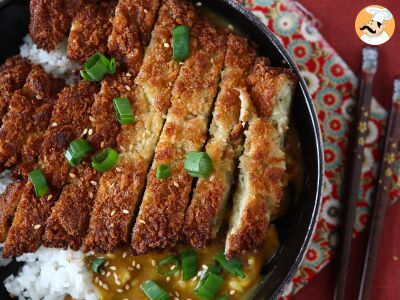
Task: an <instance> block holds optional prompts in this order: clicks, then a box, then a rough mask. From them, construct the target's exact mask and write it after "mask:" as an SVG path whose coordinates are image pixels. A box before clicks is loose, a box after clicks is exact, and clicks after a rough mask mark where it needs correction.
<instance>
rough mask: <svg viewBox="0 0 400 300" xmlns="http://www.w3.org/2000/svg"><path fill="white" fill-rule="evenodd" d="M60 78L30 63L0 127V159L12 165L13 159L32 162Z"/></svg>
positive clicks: (14, 162)
mask: <svg viewBox="0 0 400 300" xmlns="http://www.w3.org/2000/svg"><path fill="white" fill-rule="evenodd" d="M63 86H64V82H63V81H62V80H60V79H55V78H54V77H53V76H51V75H49V74H47V73H46V72H45V71H44V69H43V68H42V67H41V66H37V65H35V66H33V67H32V70H31V72H30V73H29V75H28V77H27V80H26V83H25V84H24V86H23V88H22V89H20V90H18V91H16V92H15V93H14V95H13V96H12V98H11V100H10V108H9V111H8V113H7V114H6V115H5V116H4V118H3V125H2V127H1V129H0V163H1V165H4V166H6V167H12V166H14V165H15V164H16V163H17V162H21V165H26V167H27V168H29V166H31V165H32V164H34V163H35V161H36V158H37V152H35V151H36V150H37V145H40V144H41V141H42V139H43V134H44V132H45V130H46V129H47V127H48V125H49V122H50V118H51V112H52V109H53V105H54V102H55V99H56V95H57V93H58V92H59V91H60V90H61V89H62V87H63Z"/></svg>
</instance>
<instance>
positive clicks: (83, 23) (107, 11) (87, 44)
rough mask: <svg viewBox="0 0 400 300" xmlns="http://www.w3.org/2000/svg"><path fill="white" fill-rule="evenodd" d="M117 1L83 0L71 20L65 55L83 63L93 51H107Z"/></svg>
mask: <svg viewBox="0 0 400 300" xmlns="http://www.w3.org/2000/svg"><path fill="white" fill-rule="evenodd" d="M116 5H117V1H100V2H84V3H83V4H82V6H81V8H80V9H79V11H78V13H77V14H76V16H75V18H74V19H73V21H72V26H71V31H70V33H69V36H68V47H67V56H68V58H69V59H72V60H74V61H76V62H78V63H80V64H83V63H84V62H85V61H86V60H87V59H88V58H89V57H90V56H91V55H92V54H93V53H95V52H100V53H103V54H106V53H107V42H108V36H109V35H110V34H111V29H112V23H111V22H112V19H113V17H114V11H115V6H116Z"/></svg>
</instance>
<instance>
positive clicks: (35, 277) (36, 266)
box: [0, 35, 98, 300]
mask: <svg viewBox="0 0 400 300" xmlns="http://www.w3.org/2000/svg"><path fill="white" fill-rule="evenodd" d="M20 54H21V56H23V57H26V58H28V59H29V60H30V61H31V62H33V63H35V64H40V65H42V66H43V67H44V69H45V70H46V72H48V73H52V74H53V75H54V76H56V77H60V78H65V79H66V80H67V82H68V81H69V82H71V81H72V76H71V71H72V70H73V69H74V68H76V67H78V65H77V64H75V63H74V62H71V61H70V60H69V59H68V58H67V43H66V41H63V42H62V43H60V44H59V45H58V46H57V48H56V50H54V51H51V52H50V53H48V52H46V51H44V50H41V49H38V48H37V47H36V45H35V44H34V43H33V41H32V39H31V37H30V36H29V35H27V36H26V37H25V38H24V44H23V45H22V46H21V48H20ZM10 182H11V179H10V177H9V176H8V173H7V172H4V173H3V174H0V193H2V192H3V191H4V190H5V188H6V186H7V185H8V184H9V183H10ZM1 252H2V245H1V244H0V257H1ZM84 257H85V255H84V253H82V252H80V251H72V250H62V249H52V248H44V247H40V248H39V249H38V250H37V251H36V252H35V253H28V254H24V255H22V256H20V257H18V258H17V261H20V262H24V265H23V266H22V267H21V269H20V270H19V272H18V274H17V275H16V276H14V275H11V276H9V277H8V278H7V279H6V280H5V281H4V286H5V287H6V289H7V291H8V292H9V293H10V295H12V296H15V297H18V299H32V300H36V299H37V300H39V299H45V300H53V299H54V300H55V299H64V297H65V296H67V295H70V296H72V297H73V298H74V299H85V300H95V299H97V298H98V297H97V296H98V294H97V292H96V291H95V287H94V285H93V283H92V280H91V275H90V273H89V271H88V270H87V268H86V266H85V264H84ZM10 261H11V260H10V259H0V266H3V265H7V264H8V263H9V262H10Z"/></svg>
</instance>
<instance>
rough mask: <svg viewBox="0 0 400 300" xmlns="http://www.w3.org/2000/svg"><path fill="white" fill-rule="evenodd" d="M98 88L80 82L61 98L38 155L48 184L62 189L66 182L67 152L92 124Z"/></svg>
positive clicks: (69, 88) (66, 88)
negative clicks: (93, 105) (92, 110)
mask: <svg viewBox="0 0 400 300" xmlns="http://www.w3.org/2000/svg"><path fill="white" fill-rule="evenodd" d="M97 92H98V86H97V84H96V83H91V82H88V81H83V80H82V81H80V82H78V83H76V84H74V85H72V86H68V87H65V88H64V89H63V90H62V91H61V93H60V94H59V95H58V99H57V102H56V104H55V106H54V110H53V114H52V117H51V121H50V124H51V125H50V127H49V128H48V129H47V131H46V133H45V136H44V141H43V144H42V147H41V151H40V155H39V166H40V169H41V170H42V172H43V173H44V175H45V176H46V179H47V182H48V183H50V184H51V185H52V186H54V187H56V188H59V189H61V188H62V187H63V186H64V184H65V183H66V179H67V176H68V171H69V169H70V165H69V163H68V162H67V160H66V159H65V158H64V152H65V151H66V150H67V148H68V146H69V144H70V142H71V141H73V140H74V139H77V138H80V137H81V136H82V135H83V132H84V130H85V129H88V127H89V125H90V120H89V115H90V108H91V106H92V104H93V102H94V98H95V95H96V93H97Z"/></svg>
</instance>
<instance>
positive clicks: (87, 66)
mask: <svg viewBox="0 0 400 300" xmlns="http://www.w3.org/2000/svg"><path fill="white" fill-rule="evenodd" d="M115 64H116V61H115V58H111V60H109V59H108V58H107V57H105V56H104V55H103V54H101V53H99V52H96V53H95V54H93V55H92V56H91V57H89V58H88V60H87V61H86V62H85V63H84V64H83V70H81V72H80V73H81V76H82V77H83V78H84V79H85V80H88V81H100V80H102V79H103V77H104V75H106V74H107V73H108V74H114V73H115V68H116V66H115Z"/></svg>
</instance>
